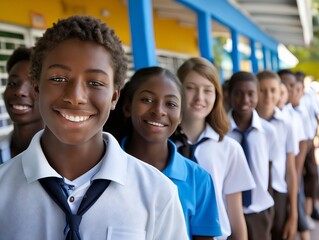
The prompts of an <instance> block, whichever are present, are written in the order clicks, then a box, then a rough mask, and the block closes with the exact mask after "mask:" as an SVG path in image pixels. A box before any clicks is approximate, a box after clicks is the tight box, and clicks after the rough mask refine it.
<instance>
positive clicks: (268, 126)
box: [260, 118, 276, 134]
mask: <svg viewBox="0 0 319 240" xmlns="http://www.w3.org/2000/svg"><path fill="white" fill-rule="evenodd" d="M260 121H261V125H262V127H263V129H264V131H265V132H266V133H269V134H275V132H276V130H275V127H274V126H273V125H272V124H271V123H270V122H268V121H266V120H265V119H262V118H260Z"/></svg>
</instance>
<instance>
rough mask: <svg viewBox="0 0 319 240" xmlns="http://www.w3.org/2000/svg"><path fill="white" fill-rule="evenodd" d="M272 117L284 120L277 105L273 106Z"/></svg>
mask: <svg viewBox="0 0 319 240" xmlns="http://www.w3.org/2000/svg"><path fill="white" fill-rule="evenodd" d="M272 118H273V119H276V120H284V115H283V113H282V112H281V111H280V109H279V108H278V107H275V113H274V115H273V116H272Z"/></svg>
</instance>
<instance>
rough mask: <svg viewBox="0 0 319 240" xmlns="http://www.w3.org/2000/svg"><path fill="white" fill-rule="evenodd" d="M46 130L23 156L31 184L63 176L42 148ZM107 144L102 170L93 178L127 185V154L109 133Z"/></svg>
mask: <svg viewBox="0 0 319 240" xmlns="http://www.w3.org/2000/svg"><path fill="white" fill-rule="evenodd" d="M43 131H44V130H41V131H40V132H38V133H37V134H35V135H34V137H33V138H32V141H31V143H30V145H29V147H28V148H27V149H26V150H25V152H24V154H22V167H23V172H24V174H25V176H26V178H27V182H28V183H31V182H34V181H36V180H38V179H40V178H45V177H58V178H62V176H61V175H60V174H59V173H57V172H56V171H55V170H54V169H53V168H52V167H51V166H50V164H49V163H48V161H47V159H46V157H45V156H44V153H43V151H42V148H41V144H40V140H41V136H42V134H43ZM103 138H104V141H105V142H106V143H107V147H106V152H105V154H104V157H103V158H102V160H101V161H102V163H101V169H100V170H99V171H98V172H97V173H96V175H95V176H94V177H93V180H94V179H108V180H111V181H115V182H118V183H120V184H122V185H125V183H126V176H127V164H128V163H127V161H128V160H127V154H126V153H125V152H124V151H123V150H122V149H121V148H120V146H119V145H118V143H117V141H116V139H115V138H114V137H113V136H111V135H110V134H108V133H103Z"/></svg>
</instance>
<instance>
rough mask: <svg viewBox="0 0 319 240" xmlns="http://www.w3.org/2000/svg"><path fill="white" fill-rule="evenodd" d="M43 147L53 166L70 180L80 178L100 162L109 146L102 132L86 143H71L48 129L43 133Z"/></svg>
mask: <svg viewBox="0 0 319 240" xmlns="http://www.w3.org/2000/svg"><path fill="white" fill-rule="evenodd" d="M52 146H54V148H52ZM41 147H42V149H43V152H44V155H45V157H46V158H47V160H48V162H49V164H50V165H51V167H52V168H54V169H55V170H56V171H57V172H58V173H59V174H60V175H62V176H63V177H66V178H67V179H69V180H74V179H76V178H78V177H79V176H81V175H83V174H84V173H86V172H87V171H89V170H90V169H91V168H92V167H94V166H95V165H96V164H97V163H99V162H100V160H101V159H102V157H103V156H104V154H105V151H106V148H107V146H105V144H104V141H103V136H102V133H101V135H96V136H95V137H93V138H92V139H91V140H90V141H87V142H85V143H82V144H77V145H71V144H66V143H63V142H61V141H60V140H59V139H57V138H56V137H55V136H54V134H53V133H52V132H50V131H49V130H47V129H45V131H44V134H43V135H42V138H41Z"/></svg>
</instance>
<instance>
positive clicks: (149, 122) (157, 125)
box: [145, 121, 165, 127]
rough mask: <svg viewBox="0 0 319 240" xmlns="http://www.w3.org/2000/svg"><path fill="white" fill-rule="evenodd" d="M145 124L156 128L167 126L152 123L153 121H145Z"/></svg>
mask: <svg viewBox="0 0 319 240" xmlns="http://www.w3.org/2000/svg"><path fill="white" fill-rule="evenodd" d="M145 122H146V123H148V124H150V125H153V126H156V127H165V125H164V124H162V123H158V122H151V121H145Z"/></svg>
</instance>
